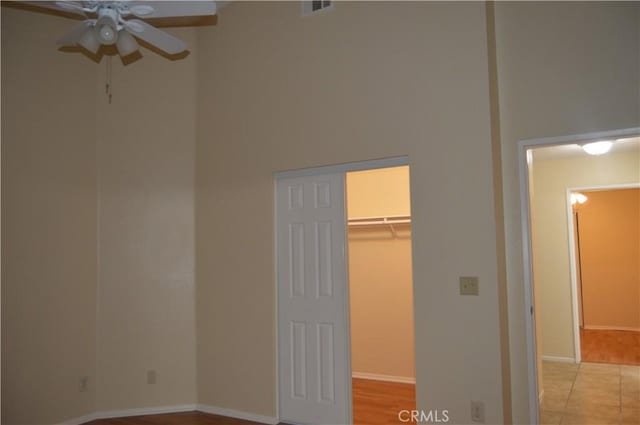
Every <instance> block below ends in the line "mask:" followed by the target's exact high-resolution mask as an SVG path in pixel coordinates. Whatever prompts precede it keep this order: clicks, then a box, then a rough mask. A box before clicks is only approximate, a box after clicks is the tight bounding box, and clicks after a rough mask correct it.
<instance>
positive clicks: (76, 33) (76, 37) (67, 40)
mask: <svg viewBox="0 0 640 425" xmlns="http://www.w3.org/2000/svg"><path fill="white" fill-rule="evenodd" d="M94 23H95V20H92V19H89V20H87V21H83V22H80V23H79V24H78V25H76V26H75V27H73V29H72V30H71V31H69V32H68V33H66V34H65V35H64V36H62V38H60V39H59V40H58V41H56V43H57V44H58V46H75V45H76V44H78V41H80V38H81V37H82V34H84V32H85V31H86V30H87V29H88V28H89V27H92V26H93V25H94Z"/></svg>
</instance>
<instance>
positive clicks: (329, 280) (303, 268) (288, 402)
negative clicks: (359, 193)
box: [276, 173, 351, 424]
mask: <svg viewBox="0 0 640 425" xmlns="http://www.w3.org/2000/svg"><path fill="white" fill-rule="evenodd" d="M276 203H277V205H276V215H277V219H276V227H277V261H278V263H277V268H278V353H279V354H278V362H279V363H278V368H279V387H280V388H279V392H280V393H279V401H280V420H282V421H285V422H289V423H299V424H347V423H350V420H351V408H350V407H351V376H350V375H351V370H350V365H349V341H348V332H347V311H348V306H347V302H348V298H347V285H346V283H347V277H346V276H347V270H346V262H345V233H346V220H345V201H344V174H342V173H339V174H329V175H321V176H305V177H293V178H282V179H278V180H277V183H276Z"/></svg>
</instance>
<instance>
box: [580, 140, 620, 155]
mask: <svg viewBox="0 0 640 425" xmlns="http://www.w3.org/2000/svg"><path fill="white" fill-rule="evenodd" d="M611 146H613V142H611V141H609V140H602V141H599V142H592V143H586V144H584V145H582V150H584V151H585V152H586V153H588V154H589V155H604V154H605V153H607V152H609V150H610V149H611Z"/></svg>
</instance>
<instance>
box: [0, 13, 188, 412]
mask: <svg viewBox="0 0 640 425" xmlns="http://www.w3.org/2000/svg"><path fill="white" fill-rule="evenodd" d="M72 24H73V21H69V20H67V19H60V18H57V17H54V16H51V15H42V14H36V13H32V12H25V11H20V10H15V9H10V8H4V7H3V8H2V78H3V80H2V88H3V93H2V102H3V103H2V106H3V111H2V114H3V115H2V139H3V148H2V149H3V152H2V153H3V155H2V161H3V162H2V170H3V171H2V172H3V179H2V182H3V188H2V189H3V190H2V194H3V201H4V202H3V216H2V219H3V225H2V227H3V235H2V236H3V252H2V261H3V267H2V272H3V276H2V280H3V287H2V302H3V306H2V307H3V308H2V314H3V321H2V326H3V327H2V338H3V344H2V348H3V353H2V368H3V373H2V379H3V381H2V390H3V391H2V393H3V406H2V421H3V423H30V424H33V423H41V424H44V423H55V422H59V421H62V420H65V419H70V418H74V417H79V416H82V415H84V414H87V413H91V412H93V411H95V410H102V411H104V410H111V409H113V410H121V409H127V408H140V407H149V406H163V405H179V404H186V403H189V404H193V403H195V402H196V401H197V400H196V384H195V305H194V304H195V299H194V284H195V283H194V153H195V152H194V151H195V115H196V113H195V107H196V101H195V99H196V82H195V69H196V68H195V66H196V59H195V42H196V40H195V30H194V29H187V30H177V29H169V31H170V32H172V33H174V34H176V35H177V36H179V37H181V38H182V39H184V40H185V41H186V42H187V43H188V44H189V45H190V47H191V49H192V50H193V52H192V54H191V55H190V56H189V57H188V58H187V59H185V60H182V61H176V62H171V61H168V60H166V59H164V58H162V57H159V56H157V55H156V54H154V53H151V52H149V51H146V50H143V55H144V56H145V57H144V58H143V59H142V60H140V61H139V62H136V63H133V64H131V65H129V66H127V67H126V68H123V67H122V65H121V63H120V61H119V59H117V58H114V60H113V76H112V92H113V103H112V104H111V105H109V104H107V98H106V96H105V95H104V84H105V81H106V79H105V77H106V76H105V68H106V65H105V60H104V59H103V62H102V63H100V64H96V63H94V62H92V61H90V60H89V59H88V58H86V57H84V56H81V55H79V54H74V53H62V52H59V51H57V50H56V47H55V43H54V42H53V41H54V40H55V39H56V37H58V36H60V35H61V34H64V33H65V31H68V30H69V28H70V25H72ZM97 158H98V159H99V160H98V161H97ZM96 347H97V348H96ZM148 369H155V370H156V371H157V384H155V385H147V384H146V371H147V370H148ZM80 376H89V391H87V392H82V393H80V392H78V386H79V378H80Z"/></svg>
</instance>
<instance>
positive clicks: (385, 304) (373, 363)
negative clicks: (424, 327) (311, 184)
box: [346, 167, 415, 379]
mask: <svg viewBox="0 0 640 425" xmlns="http://www.w3.org/2000/svg"><path fill="white" fill-rule="evenodd" d="M346 186H347V189H346V190H347V213H348V217H349V218H357V217H379V216H393V215H410V214H411V207H410V200H409V197H410V190H409V167H393V168H383V169H378V170H367V171H359V172H353V173H347V184H346ZM395 231H396V235H397V236H396V237H394V236H393V234H392V233H391V230H390V228H389V227H388V226H376V227H350V228H349V302H350V307H351V309H350V324H351V370H352V372H353V373H354V374H359V373H365V374H373V375H386V376H389V377H401V378H410V379H411V378H415V355H414V353H415V347H414V335H413V333H414V329H413V328H414V327H413V280H412V275H411V225H410V224H402V225H396V226H395Z"/></svg>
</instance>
